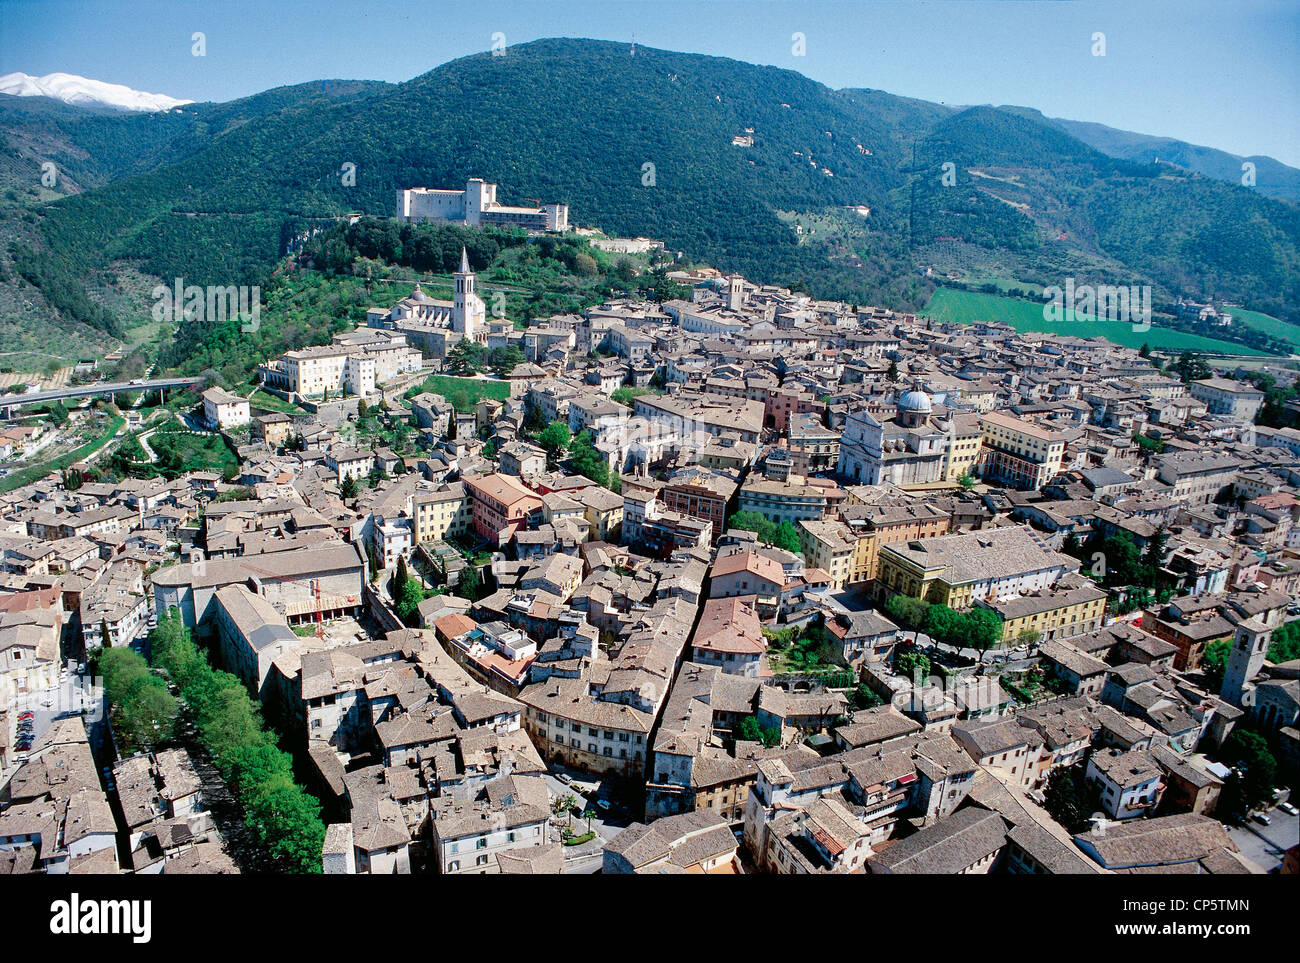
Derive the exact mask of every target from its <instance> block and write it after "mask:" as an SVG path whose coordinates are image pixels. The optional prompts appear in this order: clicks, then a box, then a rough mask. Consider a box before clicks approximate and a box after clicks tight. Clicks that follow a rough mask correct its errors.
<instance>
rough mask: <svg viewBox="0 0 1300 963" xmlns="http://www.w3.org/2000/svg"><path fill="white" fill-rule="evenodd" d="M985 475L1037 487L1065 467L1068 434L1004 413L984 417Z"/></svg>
mask: <svg viewBox="0 0 1300 963" xmlns="http://www.w3.org/2000/svg"><path fill="white" fill-rule="evenodd" d="M980 425H981V426H982V428H983V448H984V452H983V462H982V465H983V469H982V474H983V476H984V477H985V478H988V479H991V480H994V481H1002V482H1006V483H1007V484H1009V485H1014V486H1015V487H1016V488H1021V489H1027V490H1035V491H1036V490H1037V489H1039V488H1042V487H1043V486H1044V485H1045V484H1047V482H1048V481H1049V480H1050V479H1051V478H1052V477H1053V476H1054V475H1056V474H1057V473H1058V472H1060V470H1061V458H1062V457H1063V456H1064V454H1065V435H1063V434H1062V433H1061V432H1059V431H1049V430H1048V429H1046V428H1044V427H1042V426H1041V425H1036V424H1034V423H1033V422H1032V421H1025V420H1024V419H1022V418H1016V417H1014V416H1012V415H1004V414H1002V413H1000V412H996V411H993V412H989V413H988V414H987V415H983V416H982V417H981V418H980Z"/></svg>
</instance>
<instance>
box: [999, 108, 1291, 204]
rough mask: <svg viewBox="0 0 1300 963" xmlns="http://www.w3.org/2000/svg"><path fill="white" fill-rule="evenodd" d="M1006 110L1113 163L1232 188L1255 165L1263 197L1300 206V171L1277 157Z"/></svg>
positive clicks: (1024, 110)
mask: <svg viewBox="0 0 1300 963" xmlns="http://www.w3.org/2000/svg"><path fill="white" fill-rule="evenodd" d="M1003 109H1004V110H1009V111H1017V112H1021V113H1025V114H1027V115H1030V116H1036V117H1038V118H1042V119H1043V120H1044V122H1046V123H1050V124H1054V125H1055V126H1057V127H1059V128H1060V129H1061V130H1063V131H1065V132H1066V133H1067V134H1069V135H1070V136H1071V137H1075V138H1077V139H1078V140H1081V141H1083V143H1085V144H1087V145H1088V146H1089V147H1095V148H1096V149H1097V150H1099V151H1101V152H1102V153H1103V154H1107V155H1109V156H1111V157H1118V158H1120V159H1123V160H1131V161H1138V162H1139V163H1143V164H1157V163H1159V164H1169V165H1172V166H1174V167H1181V168H1183V169H1184V170H1188V171H1194V172H1195V173H1197V174H1204V175H1205V176H1206V177H1212V178H1214V179H1215V180H1220V181H1227V182H1228V183H1230V184H1241V183H1242V174H1243V168H1242V165H1243V164H1246V163H1250V164H1253V165H1254V167H1255V190H1257V191H1258V192H1259V193H1260V194H1264V195H1267V196H1268V197H1276V198H1278V199H1280V200H1284V201H1289V202H1291V203H1298V202H1300V170H1297V169H1296V168H1294V167H1288V166H1287V165H1286V164H1283V163H1282V162H1281V161H1279V160H1275V159H1274V158H1272V157H1267V156H1265V155H1262V154H1252V155H1250V156H1242V155H1238V154H1230V153H1228V152H1227V151H1222V150H1217V149H1216V148H1213V147H1201V146H1198V145H1196V144H1189V143H1187V142H1186V141H1181V140H1176V139H1175V138H1173V137H1156V136H1153V135H1151V134H1135V133H1133V132H1132V131H1128V130H1117V129H1116V128H1114V127H1107V126H1106V125H1105V124H1096V123H1091V122H1089V121H1082V120H1065V119H1063V118H1060V117H1051V118H1044V117H1043V115H1042V114H1041V113H1039V112H1038V111H1037V110H1034V109H1033V108H1031V107H1006V108H1003Z"/></svg>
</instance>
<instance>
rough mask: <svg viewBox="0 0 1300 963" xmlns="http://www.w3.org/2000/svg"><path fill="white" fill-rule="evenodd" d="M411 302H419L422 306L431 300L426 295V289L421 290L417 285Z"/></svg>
mask: <svg viewBox="0 0 1300 963" xmlns="http://www.w3.org/2000/svg"><path fill="white" fill-rule="evenodd" d="M411 300H412V301H419V302H420V303H421V304H423V303H424V302H425V301H428V300H429V296H428V295H427V294H425V293H424V289H423V288H421V287H420V285H419V284H417V285H416V286H415V290H414V291H412V292H411Z"/></svg>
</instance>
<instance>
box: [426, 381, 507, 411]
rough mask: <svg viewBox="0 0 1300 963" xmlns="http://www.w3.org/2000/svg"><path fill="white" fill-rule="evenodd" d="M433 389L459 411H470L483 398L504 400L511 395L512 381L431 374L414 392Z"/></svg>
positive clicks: (432, 390)
mask: <svg viewBox="0 0 1300 963" xmlns="http://www.w3.org/2000/svg"><path fill="white" fill-rule="evenodd" d="M426 391H431V392H433V393H434V394H436V395H442V396H443V397H444V398H446V399H447V401H449V402H450V403H451V405H452V407H453V408H455V409H456V410H457V411H464V412H469V411H473V410H474V406H475V405H477V404H478V403H479V401H480V400H482V399H483V398H496V399H497V400H498V401H504V400H505V399H507V398H509V397H510V383H509V382H508V381H495V380H492V379H488V378H457V377H454V376H453V375H430V376H429V378H428V380H427V381H425V382H424V384H422V385H420V387H418V388H416V389H415V390H414V392H413V393H414V394H422V393H423V392H426Z"/></svg>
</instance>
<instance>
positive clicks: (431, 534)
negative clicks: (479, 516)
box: [413, 482, 472, 544]
mask: <svg viewBox="0 0 1300 963" xmlns="http://www.w3.org/2000/svg"><path fill="white" fill-rule="evenodd" d="M413 507H414V515H415V519H414V520H415V541H416V544H419V543H420V542H437V541H442V540H443V539H445V538H446V537H447V536H448V535H462V534H464V533H465V532H468V531H469V528H470V524H471V521H472V518H471V513H470V503H469V497H468V496H467V495H466V494H465V486H464V485H462V484H461V483H460V482H453V483H451V484H448V485H443V486H442V487H441V488H440V489H438V490H437V491H435V492H421V493H419V494H417V495H416V496H415V499H414V506H413Z"/></svg>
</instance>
